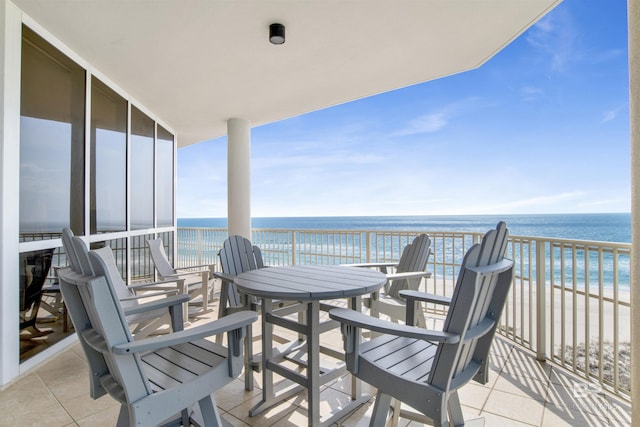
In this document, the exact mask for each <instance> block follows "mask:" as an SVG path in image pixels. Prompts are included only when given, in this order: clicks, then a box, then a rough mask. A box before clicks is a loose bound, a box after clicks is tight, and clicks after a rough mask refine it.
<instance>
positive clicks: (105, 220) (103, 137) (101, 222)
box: [91, 78, 127, 234]
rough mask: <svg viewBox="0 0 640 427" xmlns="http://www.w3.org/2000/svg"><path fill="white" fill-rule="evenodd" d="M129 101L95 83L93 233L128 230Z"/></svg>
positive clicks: (92, 151)
mask: <svg viewBox="0 0 640 427" xmlns="http://www.w3.org/2000/svg"><path fill="white" fill-rule="evenodd" d="M126 202H127V101H126V100H125V99H124V98H122V97H121V96H120V95H118V94H116V93H115V92H114V91H113V90H111V89H109V88H108V87H107V86H106V85H105V84H104V83H102V82H101V81H99V80H97V79H95V78H94V79H92V81H91V233H92V234H94V233H105V232H111V231H123V230H126V218H127V217H126V214H127V204H126Z"/></svg>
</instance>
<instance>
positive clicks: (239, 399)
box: [213, 375, 262, 411]
mask: <svg viewBox="0 0 640 427" xmlns="http://www.w3.org/2000/svg"><path fill="white" fill-rule="evenodd" d="M261 393H262V390H260V389H259V388H257V387H256V388H254V389H253V391H247V390H245V389H244V376H242V375H241V376H240V378H239V379H235V380H233V381H232V382H231V383H229V384H227V385H226V386H224V387H222V388H221V389H219V390H217V391H216V392H215V393H214V394H213V397H214V398H215V399H216V404H217V405H218V407H219V408H221V409H222V410H224V411H230V410H231V409H233V408H235V407H236V406H238V405H242V404H243V403H244V402H246V401H248V400H251V399H252V398H253V397H256V396H259V395H261Z"/></svg>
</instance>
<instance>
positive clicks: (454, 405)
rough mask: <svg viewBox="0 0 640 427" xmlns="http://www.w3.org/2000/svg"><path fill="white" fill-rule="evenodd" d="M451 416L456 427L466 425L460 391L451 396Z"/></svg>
mask: <svg viewBox="0 0 640 427" xmlns="http://www.w3.org/2000/svg"><path fill="white" fill-rule="evenodd" d="M447 406H448V407H449V415H450V416H451V421H452V422H453V425H454V426H462V425H464V417H463V416H462V407H461V406H460V397H458V391H457V390H456V391H454V392H452V393H451V394H450V395H449V400H448V405H447Z"/></svg>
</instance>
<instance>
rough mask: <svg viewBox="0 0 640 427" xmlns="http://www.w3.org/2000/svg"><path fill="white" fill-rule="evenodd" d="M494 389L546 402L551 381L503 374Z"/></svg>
mask: <svg viewBox="0 0 640 427" xmlns="http://www.w3.org/2000/svg"><path fill="white" fill-rule="evenodd" d="M465 387H466V386H465ZM493 389H494V390H500V391H504V392H507V393H510V394H515V395H517V396H522V397H530V398H532V399H536V400H540V401H545V399H546V397H547V393H548V390H549V381H548V380H546V379H544V380H538V379H535V378H531V377H528V376H520V377H514V376H512V375H510V374H509V373H506V372H503V373H502V375H500V376H499V377H498V378H497V380H496V382H495V384H494V385H493Z"/></svg>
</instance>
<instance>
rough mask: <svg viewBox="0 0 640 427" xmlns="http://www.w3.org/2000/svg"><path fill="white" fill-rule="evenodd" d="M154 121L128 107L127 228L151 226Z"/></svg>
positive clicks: (137, 228)
mask: <svg viewBox="0 0 640 427" xmlns="http://www.w3.org/2000/svg"><path fill="white" fill-rule="evenodd" d="M153 134H154V122H153V120H151V119H150V118H149V117H147V116H146V115H145V114H144V113H142V112H141V111H140V110H138V109H137V108H135V107H131V168H130V171H129V173H130V175H131V184H130V185H131V186H130V191H131V198H130V203H131V229H133V230H139V229H142V228H152V227H153Z"/></svg>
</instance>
